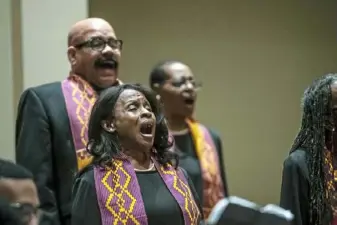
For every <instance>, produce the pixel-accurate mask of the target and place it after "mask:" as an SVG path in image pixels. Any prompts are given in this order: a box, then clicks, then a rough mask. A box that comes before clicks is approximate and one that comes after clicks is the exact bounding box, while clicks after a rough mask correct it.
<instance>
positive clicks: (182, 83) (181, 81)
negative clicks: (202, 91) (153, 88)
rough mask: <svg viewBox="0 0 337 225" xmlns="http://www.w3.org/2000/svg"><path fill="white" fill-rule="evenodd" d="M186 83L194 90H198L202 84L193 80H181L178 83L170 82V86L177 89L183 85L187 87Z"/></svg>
mask: <svg viewBox="0 0 337 225" xmlns="http://www.w3.org/2000/svg"><path fill="white" fill-rule="evenodd" d="M188 83H190V84H191V85H192V86H193V88H195V89H199V88H201V87H202V82H200V81H195V80H188V79H182V80H180V81H172V82H171V84H172V86H174V87H177V88H180V87H182V86H183V85H188Z"/></svg>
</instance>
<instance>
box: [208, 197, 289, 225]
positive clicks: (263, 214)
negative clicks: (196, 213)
mask: <svg viewBox="0 0 337 225" xmlns="http://www.w3.org/2000/svg"><path fill="white" fill-rule="evenodd" d="M293 218H294V216H293V214H292V213H291V212H290V211H288V210H285V209H282V208H281V207H279V206H277V205H272V204H269V205H266V206H259V205H258V204H256V203H254V202H251V201H248V200H245V199H243V198H239V197H236V196H231V197H228V198H224V199H222V200H220V201H219V202H218V203H217V204H216V205H215V207H214V208H213V209H212V212H211V214H210V216H209V217H208V219H207V221H206V224H207V225H291V222H292V220H293Z"/></svg>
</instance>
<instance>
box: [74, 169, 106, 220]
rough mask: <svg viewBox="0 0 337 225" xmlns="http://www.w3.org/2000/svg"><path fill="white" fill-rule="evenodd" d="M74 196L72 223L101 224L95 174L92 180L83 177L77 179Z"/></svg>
mask: <svg viewBox="0 0 337 225" xmlns="http://www.w3.org/2000/svg"><path fill="white" fill-rule="evenodd" d="M84 176H85V175H84ZM91 180H92V181H91ZM72 196H73V203H72V210H71V214H72V216H71V224H72V225H101V216H100V210H99V206H98V202H97V196H96V189H95V183H94V177H93V174H92V178H90V180H89V179H83V178H77V179H76V180H75V183H74V186H73V192H72Z"/></svg>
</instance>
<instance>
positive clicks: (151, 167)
mask: <svg viewBox="0 0 337 225" xmlns="http://www.w3.org/2000/svg"><path fill="white" fill-rule="evenodd" d="M153 168H154V163H153V162H151V164H150V166H149V168H148V169H136V168H135V169H134V170H135V171H138V172H147V171H152V170H153Z"/></svg>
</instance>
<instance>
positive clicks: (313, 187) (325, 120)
mask: <svg viewBox="0 0 337 225" xmlns="http://www.w3.org/2000/svg"><path fill="white" fill-rule="evenodd" d="M336 80H337V74H327V75H325V76H323V77H321V78H319V79H317V80H315V81H314V82H313V84H312V85H311V86H309V87H308V88H307V89H306V90H305V92H304V97H303V102H302V104H303V115H302V124H301V128H300V131H299V132H298V134H297V136H296V139H295V141H294V143H293V145H292V147H291V150H290V153H291V152H293V151H295V150H297V149H302V150H305V151H306V152H307V155H308V156H307V158H306V161H307V165H308V171H309V185H310V188H309V189H310V191H309V217H310V225H322V224H323V225H326V224H330V222H331V219H332V209H331V194H332V193H329V194H326V193H327V180H326V173H327V172H326V170H325V169H324V168H325V167H324V149H325V146H326V132H327V130H331V128H332V127H333V122H331V121H332V108H331V84H332V83H333V82H334V81H336Z"/></svg>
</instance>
